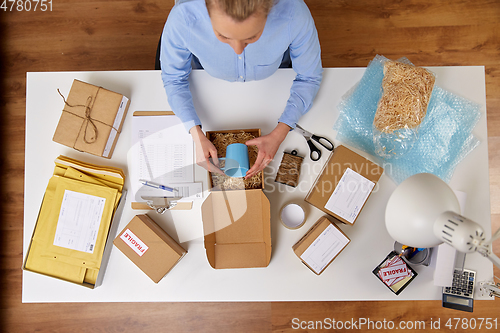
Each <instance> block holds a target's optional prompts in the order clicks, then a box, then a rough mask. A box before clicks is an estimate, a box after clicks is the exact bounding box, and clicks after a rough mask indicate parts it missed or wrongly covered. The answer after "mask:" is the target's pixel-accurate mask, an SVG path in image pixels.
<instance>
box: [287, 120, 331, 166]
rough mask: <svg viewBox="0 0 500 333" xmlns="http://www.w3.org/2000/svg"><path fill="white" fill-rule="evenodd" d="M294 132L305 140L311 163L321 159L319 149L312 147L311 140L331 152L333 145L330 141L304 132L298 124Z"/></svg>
mask: <svg viewBox="0 0 500 333" xmlns="http://www.w3.org/2000/svg"><path fill="white" fill-rule="evenodd" d="M294 131H296V132H298V133H300V134H302V135H303V136H304V138H306V141H307V144H308V145H309V149H310V150H311V154H310V155H309V157H311V160H313V161H317V160H319V159H320V158H321V150H319V148H318V147H316V146H315V145H314V143H313V142H312V141H311V139H312V140H314V141H316V142H317V143H319V144H320V145H322V146H323V147H324V148H326V149H327V150H329V151H332V150H333V143H331V141H330V140H328V139H327V138H325V137H323V136H318V135H315V134H312V133H311V132H308V131H306V130H305V129H303V128H302V127H300V125H299V124H297V125H296V126H295V129H294Z"/></svg>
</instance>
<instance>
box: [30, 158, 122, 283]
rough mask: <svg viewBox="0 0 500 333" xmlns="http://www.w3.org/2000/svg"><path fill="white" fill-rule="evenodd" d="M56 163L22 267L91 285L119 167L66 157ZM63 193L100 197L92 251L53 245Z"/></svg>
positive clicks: (110, 213)
mask: <svg viewBox="0 0 500 333" xmlns="http://www.w3.org/2000/svg"><path fill="white" fill-rule="evenodd" d="M55 163H56V166H55V168H54V176H53V177H52V178H51V179H50V180H49V184H48V186H47V190H46V193H45V196H44V198H43V202H42V206H41V208H40V213H39V216H38V219H37V224H36V227H35V231H34V233H33V238H32V241H31V244H30V248H29V251H28V255H27V258H26V261H25V265H24V268H25V269H27V270H31V271H35V272H38V273H41V274H45V275H49V276H53V277H56V278H60V279H63V280H67V281H70V282H74V283H78V284H82V283H88V284H91V285H94V284H95V282H96V280H97V275H98V273H99V268H100V265H101V260H102V253H103V251H104V246H105V243H106V239H107V236H108V232H109V228H110V223H111V220H112V217H113V214H114V212H115V209H116V207H117V204H118V202H119V198H120V196H121V191H122V190H123V184H124V182H125V175H124V174H123V171H122V170H121V169H119V168H113V167H103V166H97V165H93V164H89V163H84V162H81V161H78V160H74V159H71V158H68V157H65V156H59V157H58V158H57V159H56V160H55ZM84 171H85V172H84ZM66 190H68V191H71V192H73V193H80V194H84V195H90V196H93V197H99V198H102V199H100V200H101V202H102V200H104V205H103V208H102V217H101V220H100V221H98V222H99V224H98V225H99V226H98V228H97V227H94V231H95V232H97V236H96V237H95V239H94V241H95V244H92V247H93V248H92V251H89V252H84V251H79V250H75V249H71V248H65V247H61V246H57V245H54V237H55V234H56V231H57V225H58V219H59V214H60V211H61V206H62V200H63V198H64V194H65V193H66ZM91 198H92V197H91ZM90 252H91V253H90Z"/></svg>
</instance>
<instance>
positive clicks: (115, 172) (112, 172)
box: [55, 156, 125, 186]
mask: <svg viewBox="0 0 500 333" xmlns="http://www.w3.org/2000/svg"><path fill="white" fill-rule="evenodd" d="M55 163H56V166H57V167H62V168H68V167H73V168H75V169H78V170H80V171H82V172H86V173H87V174H89V175H91V176H93V177H96V178H98V179H99V180H106V181H110V182H113V183H115V184H119V185H122V186H123V184H125V174H124V173H123V170H121V169H119V168H113V167H103V166H99V165H94V164H90V163H83V162H80V161H78V160H74V159H71V158H69V157H66V156H59V157H58V158H57V159H56V160H55Z"/></svg>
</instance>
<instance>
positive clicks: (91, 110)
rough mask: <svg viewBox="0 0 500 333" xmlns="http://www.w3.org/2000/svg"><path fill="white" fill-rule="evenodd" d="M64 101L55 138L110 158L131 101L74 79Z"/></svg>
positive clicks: (70, 145) (57, 140)
mask: <svg viewBox="0 0 500 333" xmlns="http://www.w3.org/2000/svg"><path fill="white" fill-rule="evenodd" d="M63 98H64V97H63ZM64 102H65V104H64V108H63V111H62V115H61V118H60V119H59V123H58V124H57V128H56V131H55V133H54V137H53V138H52V140H53V141H55V142H57V143H60V144H63V145H65V146H68V147H71V148H74V149H76V150H79V151H83V152H87V153H90V154H93V155H97V156H102V157H105V158H111V155H112V154H113V150H114V149H115V145H116V142H117V141H118V136H119V134H120V132H121V129H122V125H123V121H124V119H125V116H126V114H127V110H128V107H129V105H130V100H129V99H128V98H127V97H125V96H123V95H122V94H118V93H115V92H113V91H110V90H107V89H104V88H102V87H98V86H95V85H93V84H89V83H86V82H82V81H79V80H74V81H73V85H72V86H71V90H70V92H69V95H68V98H67V99H65V100H64Z"/></svg>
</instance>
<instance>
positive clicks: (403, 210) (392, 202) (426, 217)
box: [385, 173, 460, 247]
mask: <svg viewBox="0 0 500 333" xmlns="http://www.w3.org/2000/svg"><path fill="white" fill-rule="evenodd" d="M446 211H451V212H460V204H459V202H458V199H457V197H456V196H455V193H454V192H453V190H452V189H451V188H450V187H449V186H448V184H446V183H445V182H444V181H443V180H441V179H440V178H439V177H437V176H435V175H433V174H430V173H420V174H416V175H413V176H411V177H409V178H407V179H406V180H404V181H403V182H402V183H401V184H399V186H398V187H397V188H396V189H395V190H394V192H393V193H392V195H391V197H390V198H389V201H388V203H387V207H386V210H385V224H386V227H387V231H388V232H389V234H390V235H391V237H392V238H393V239H394V240H396V241H398V242H400V243H401V244H404V245H408V246H411V247H433V246H436V245H439V244H441V243H442V242H443V240H442V239H440V238H438V237H437V236H436V235H435V232H434V223H435V221H436V220H437V219H438V218H439V217H440V215H441V214H443V213H444V212H446Z"/></svg>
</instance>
